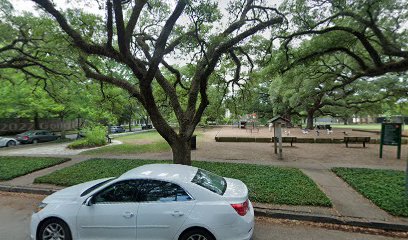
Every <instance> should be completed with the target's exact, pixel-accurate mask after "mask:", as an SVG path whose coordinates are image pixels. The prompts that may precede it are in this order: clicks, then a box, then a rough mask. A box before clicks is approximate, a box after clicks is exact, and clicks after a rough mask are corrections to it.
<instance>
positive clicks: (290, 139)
mask: <svg viewBox="0 0 408 240" xmlns="http://www.w3.org/2000/svg"><path fill="white" fill-rule="evenodd" d="M275 140H276V142H278V137H275ZM282 142H283V143H290V146H291V147H293V143H294V142H297V137H282Z"/></svg>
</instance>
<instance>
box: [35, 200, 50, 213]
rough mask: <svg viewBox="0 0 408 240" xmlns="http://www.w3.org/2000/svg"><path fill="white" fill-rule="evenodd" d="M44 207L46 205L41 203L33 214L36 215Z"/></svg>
mask: <svg viewBox="0 0 408 240" xmlns="http://www.w3.org/2000/svg"><path fill="white" fill-rule="evenodd" d="M46 206H47V204H46V203H43V202H41V203H39V204H38V205H37V209H36V211H35V212H36V213H37V212H39V211H41V210H43V209H44V208H45V207H46Z"/></svg>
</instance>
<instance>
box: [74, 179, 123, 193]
mask: <svg viewBox="0 0 408 240" xmlns="http://www.w3.org/2000/svg"><path fill="white" fill-rule="evenodd" d="M113 179H116V178H110V179H108V180H105V181H102V182H100V183H97V184H95V185H93V186H92V187H90V188H88V189H86V190H85V191H83V192H82V193H81V197H83V196H85V195H87V194H88V193H90V192H92V191H93V190H95V189H97V188H98V187H100V186H103V185H105V184H107V183H108V182H110V181H112V180H113Z"/></svg>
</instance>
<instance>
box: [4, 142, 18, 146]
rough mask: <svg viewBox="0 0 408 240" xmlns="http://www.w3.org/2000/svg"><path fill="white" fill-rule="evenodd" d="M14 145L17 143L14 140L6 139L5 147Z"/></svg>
mask: <svg viewBox="0 0 408 240" xmlns="http://www.w3.org/2000/svg"><path fill="white" fill-rule="evenodd" d="M16 145H17V143H16V142H14V141H8V142H7V144H6V147H14V146H16Z"/></svg>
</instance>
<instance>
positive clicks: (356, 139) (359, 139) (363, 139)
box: [344, 137, 371, 147]
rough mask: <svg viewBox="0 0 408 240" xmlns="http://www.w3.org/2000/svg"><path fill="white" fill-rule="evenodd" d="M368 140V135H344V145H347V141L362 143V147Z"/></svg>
mask: <svg viewBox="0 0 408 240" xmlns="http://www.w3.org/2000/svg"><path fill="white" fill-rule="evenodd" d="M370 140H371V138H370V137H344V142H345V143H346V147H348V144H349V143H363V147H365V144H366V142H367V143H369V142H370Z"/></svg>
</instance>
